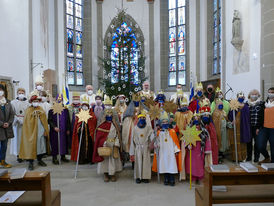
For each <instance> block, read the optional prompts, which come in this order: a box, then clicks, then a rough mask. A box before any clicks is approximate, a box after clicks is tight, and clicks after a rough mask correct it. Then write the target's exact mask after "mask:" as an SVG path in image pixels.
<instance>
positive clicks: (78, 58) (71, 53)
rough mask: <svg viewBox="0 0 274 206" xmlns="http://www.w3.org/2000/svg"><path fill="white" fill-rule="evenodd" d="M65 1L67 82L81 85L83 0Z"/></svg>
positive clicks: (82, 79)
mask: <svg viewBox="0 0 274 206" xmlns="http://www.w3.org/2000/svg"><path fill="white" fill-rule="evenodd" d="M65 2H66V28H67V36H66V39H67V82H68V84H69V85H83V84H84V78H83V53H82V50H83V45H82V43H83V42H82V35H83V33H82V31H83V30H82V21H83V1H82V0H65Z"/></svg>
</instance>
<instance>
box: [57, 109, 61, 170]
mask: <svg viewBox="0 0 274 206" xmlns="http://www.w3.org/2000/svg"><path fill="white" fill-rule="evenodd" d="M57 127H58V129H59V131H58V153H59V155H58V161H59V165H61V151H60V148H61V146H60V123H59V114H58V113H57Z"/></svg>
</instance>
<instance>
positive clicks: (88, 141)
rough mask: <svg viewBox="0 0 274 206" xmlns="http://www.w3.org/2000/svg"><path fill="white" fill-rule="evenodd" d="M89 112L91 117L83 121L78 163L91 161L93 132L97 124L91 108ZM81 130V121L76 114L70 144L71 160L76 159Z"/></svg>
mask: <svg viewBox="0 0 274 206" xmlns="http://www.w3.org/2000/svg"><path fill="white" fill-rule="evenodd" d="M89 114H90V116H91V118H90V119H89V120H88V123H85V122H84V123H83V135H82V142H81V147H80V155H79V163H81V164H83V163H88V162H89V163H92V154H93V143H94V133H95V129H96V125H97V119H96V116H95V115H94V113H93V112H92V110H89ZM81 130H82V122H79V118H78V117H77V116H76V120H75V124H74V128H73V135H72V144H71V160H73V161H77V154H78V148H79V141H80V136H81Z"/></svg>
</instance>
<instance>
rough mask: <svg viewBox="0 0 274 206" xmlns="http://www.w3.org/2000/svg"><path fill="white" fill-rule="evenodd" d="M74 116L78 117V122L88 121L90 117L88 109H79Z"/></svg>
mask: <svg viewBox="0 0 274 206" xmlns="http://www.w3.org/2000/svg"><path fill="white" fill-rule="evenodd" d="M76 116H77V117H78V118H79V122H85V123H88V120H89V119H90V118H91V115H90V114H89V111H88V110H81V111H80V112H79V113H78V114H76Z"/></svg>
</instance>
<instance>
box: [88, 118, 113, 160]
mask: <svg viewBox="0 0 274 206" xmlns="http://www.w3.org/2000/svg"><path fill="white" fill-rule="evenodd" d="M110 127H111V122H107V121H105V122H103V123H102V124H100V126H99V127H98V128H97V130H96V138H95V144H94V149H93V155H92V162H94V163H96V162H102V161H104V158H103V157H101V156H99V154H98V147H102V146H103V145H104V142H105V141H106V140H107V137H108V133H109V132H107V131H109V130H110ZM100 129H102V130H106V131H102V130H100Z"/></svg>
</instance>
